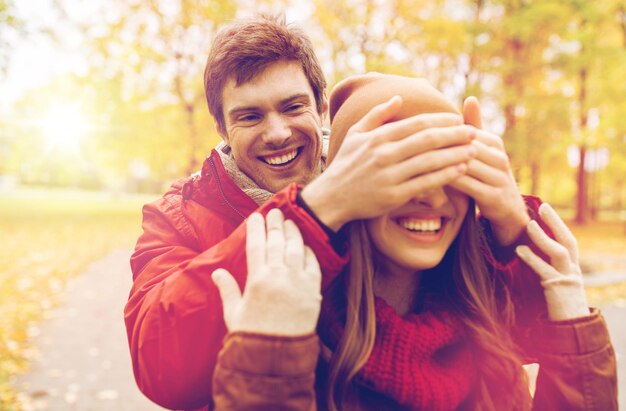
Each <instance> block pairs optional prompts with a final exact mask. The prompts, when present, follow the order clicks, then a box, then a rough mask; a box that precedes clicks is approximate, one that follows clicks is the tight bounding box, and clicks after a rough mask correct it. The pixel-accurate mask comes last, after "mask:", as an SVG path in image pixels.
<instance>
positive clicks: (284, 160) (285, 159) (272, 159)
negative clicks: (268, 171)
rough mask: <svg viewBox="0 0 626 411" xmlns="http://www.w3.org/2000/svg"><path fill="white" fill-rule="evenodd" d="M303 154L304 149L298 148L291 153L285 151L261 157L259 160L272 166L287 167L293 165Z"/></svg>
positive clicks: (290, 151)
mask: <svg viewBox="0 0 626 411" xmlns="http://www.w3.org/2000/svg"><path fill="white" fill-rule="evenodd" d="M301 152H302V147H298V148H295V149H292V150H289V151H283V152H281V153H277V154H271V155H267V156H259V159H260V160H261V161H263V162H264V163H265V164H268V165H270V166H279V167H280V166H285V165H287V164H290V163H292V162H293V161H294V160H295V159H296V157H298V155H299V154H300V153H301Z"/></svg>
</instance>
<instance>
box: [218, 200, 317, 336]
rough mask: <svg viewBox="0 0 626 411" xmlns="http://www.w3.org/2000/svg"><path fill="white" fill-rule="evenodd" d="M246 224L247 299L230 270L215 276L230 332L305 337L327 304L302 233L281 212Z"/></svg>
mask: <svg viewBox="0 0 626 411" xmlns="http://www.w3.org/2000/svg"><path fill="white" fill-rule="evenodd" d="M265 225H266V224H265V221H264V219H263V216H262V215H261V214H258V213H253V214H252V215H250V217H248V220H247V223H246V236H247V237H246V255H247V263H248V277H247V280H246V287H245V291H244V293H243V295H242V294H241V291H240V290H239V286H238V285H237V282H236V281H235V279H234V278H233V276H232V275H231V274H230V273H229V272H228V271H226V270H224V269H221V268H220V269H217V270H215V271H214V272H213V274H212V278H213V282H214V283H215V285H216V286H217V287H218V289H219V292H220V296H221V297H222V303H223V307H224V321H225V322H226V327H227V328H228V331H229V332H234V331H246V332H253V333H259V334H269V335H282V336H299V335H306V334H311V333H313V332H314V330H315V326H316V324H317V319H318V317H319V312H320V306H321V301H322V295H321V292H320V288H321V278H322V277H321V271H320V267H319V264H318V262H317V258H316V257H315V254H313V251H311V249H310V248H309V247H307V246H305V245H304V243H303V241H302V236H301V234H300V230H299V229H298V227H297V226H296V225H295V223H294V222H293V221H291V220H287V221H284V217H283V213H282V212H281V211H280V210H279V209H272V210H270V212H269V213H268V214H267V235H266V228H265Z"/></svg>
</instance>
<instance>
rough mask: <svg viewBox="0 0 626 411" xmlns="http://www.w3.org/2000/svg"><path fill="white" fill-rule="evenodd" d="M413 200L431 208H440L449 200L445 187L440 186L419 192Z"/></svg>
mask: <svg viewBox="0 0 626 411" xmlns="http://www.w3.org/2000/svg"><path fill="white" fill-rule="evenodd" d="M411 201H412V202H413V203H415V204H419V205H422V206H427V207H429V208H440V207H443V205H444V204H446V203H447V202H448V195H447V194H446V192H445V190H444V189H443V187H438V188H432V189H430V190H426V191H424V192H422V193H419V194H418V195H416V196H415V197H413V198H412V199H411Z"/></svg>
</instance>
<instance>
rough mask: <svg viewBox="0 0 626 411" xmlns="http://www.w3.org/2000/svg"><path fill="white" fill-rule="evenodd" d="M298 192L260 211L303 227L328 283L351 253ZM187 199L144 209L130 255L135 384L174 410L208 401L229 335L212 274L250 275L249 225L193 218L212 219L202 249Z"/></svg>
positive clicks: (288, 191)
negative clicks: (276, 212)
mask: <svg viewBox="0 0 626 411" xmlns="http://www.w3.org/2000/svg"><path fill="white" fill-rule="evenodd" d="M296 195H297V186H296V185H295V184H292V185H290V186H288V187H287V188H285V189H284V190H281V191H280V192H278V193H277V194H276V195H274V196H273V197H272V199H270V200H269V201H268V202H267V203H266V204H264V205H263V206H261V207H260V208H259V209H258V210H257V211H259V212H261V213H262V214H266V213H267V212H268V211H269V210H270V209H272V208H280V209H281V210H282V211H283V213H284V214H285V218H288V219H292V220H293V221H294V222H295V223H296V224H297V225H298V227H299V228H300V230H301V232H302V235H303V238H304V240H305V242H306V244H307V245H309V246H310V247H311V248H312V250H313V251H314V252H315V254H316V256H317V257H318V260H319V262H320V266H321V268H322V273H323V285H324V284H328V282H330V281H331V280H332V279H333V278H334V277H335V276H336V275H337V274H338V273H339V272H340V271H341V269H342V268H343V266H344V265H345V263H346V262H347V256H339V255H337V254H336V252H335V251H334V250H333V248H332V246H331V245H330V242H329V239H328V237H327V236H326V234H325V233H324V231H323V230H322V229H321V228H320V227H319V226H318V225H317V223H315V221H314V220H313V218H312V217H311V216H310V215H308V214H307V213H306V211H304V210H303V209H301V208H300V207H299V206H298V205H297V203H296ZM190 202H191V201H183V200H181V196H180V195H177V196H174V197H170V198H163V199H161V200H159V201H157V202H156V203H153V204H150V205H147V206H145V207H144V210H143V214H144V215H143V229H144V233H143V234H142V235H141V237H140V238H139V240H138V242H137V246H136V248H135V252H134V254H133V256H132V257H131V267H132V271H133V278H134V283H133V287H132V289H131V292H130V296H129V299H128V302H127V304H126V307H125V310H124V315H125V323H126V330H127V335H128V342H129V347H130V353H131V359H132V363H133V370H134V373H135V379H136V381H137V384H138V386H139V388H140V389H141V391H142V392H143V393H144V394H145V395H146V396H147V397H148V398H150V399H151V400H153V401H154V402H156V403H157V404H160V405H162V406H164V407H167V408H171V409H194V408H199V407H205V406H206V405H207V404H209V405H210V404H211V378H212V375H213V371H214V368H215V364H216V360H217V354H218V352H219V350H220V349H221V346H222V340H223V338H224V336H225V334H226V327H225V324H224V320H223V313H222V304H221V299H220V296H219V293H218V290H217V288H216V287H215V285H214V284H213V282H212V280H211V273H212V272H213V271H214V270H215V269H216V268H220V267H221V268H225V269H227V270H229V271H230V272H231V274H232V275H233V276H234V277H235V279H236V280H237V282H238V284H239V286H240V287H241V288H242V289H243V286H244V283H245V277H246V255H245V224H244V223H241V224H240V225H239V226H238V227H236V228H235V226H236V224H233V223H230V222H229V221H226V219H224V218H221V216H220V215H219V214H217V213H212V214H211V213H209V212H208V211H206V215H202V216H200V217H198V216H196V218H202V219H209V220H210V227H209V229H205V230H204V231H206V232H204V233H198V234H197V236H207V237H209V238H210V239H211V240H210V241H209V242H208V244H209V246H208V248H206V249H204V250H203V249H201V247H200V241H199V240H198V239H194V233H193V232H192V231H193V229H192V228H191V227H192V226H193V225H192V224H190V223H188V222H187V223H185V221H186V219H188V218H189V217H187V216H186V213H188V212H189V210H186V209H185V207H188V206H189V204H187V203H190ZM233 230H234V231H233ZM204 244H205V247H206V244H207V241H206V239H205V240H204Z"/></svg>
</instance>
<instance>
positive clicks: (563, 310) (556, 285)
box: [515, 203, 589, 321]
mask: <svg viewBox="0 0 626 411" xmlns="http://www.w3.org/2000/svg"><path fill="white" fill-rule="evenodd" d="M539 215H540V216H541V218H542V220H543V221H545V223H546V224H547V225H548V227H549V228H550V230H552V232H553V233H554V236H555V238H556V241H555V240H553V239H551V238H550V237H548V235H547V234H546V233H545V232H544V231H543V230H542V229H541V227H540V226H539V224H537V222H536V221H531V222H530V223H528V236H529V237H530V238H531V240H532V241H533V242H534V243H535V245H536V246H537V247H539V249H540V250H541V251H543V252H544V253H545V254H546V255H547V256H548V258H549V259H550V262H549V263H548V262H546V261H544V260H543V259H542V258H541V257H539V256H538V255H537V254H535V253H534V252H533V251H532V250H531V249H530V248H529V247H528V246H525V245H520V246H518V247H517V248H516V249H515V251H516V252H517V255H519V257H520V258H521V259H522V260H524V262H525V263H526V264H528V266H529V267H530V268H532V269H533V271H535V272H536V273H537V274H538V275H539V277H541V285H542V286H543V292H544V294H545V297H546V302H547V305H548V315H549V316H550V319H551V320H555V321H558V320H569V319H573V318H578V317H585V316H588V315H589V307H588V306H587V299H586V296H585V288H584V286H583V276H582V274H581V271H580V265H579V264H578V243H577V242H576V238H575V237H574V235H573V234H572V233H571V231H570V230H569V229H568V228H567V226H566V225H565V223H564V222H563V220H561V218H560V217H559V216H558V214H557V213H556V212H555V211H554V209H553V208H552V207H550V206H549V205H548V204H546V203H544V204H542V205H541V207H539Z"/></svg>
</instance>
